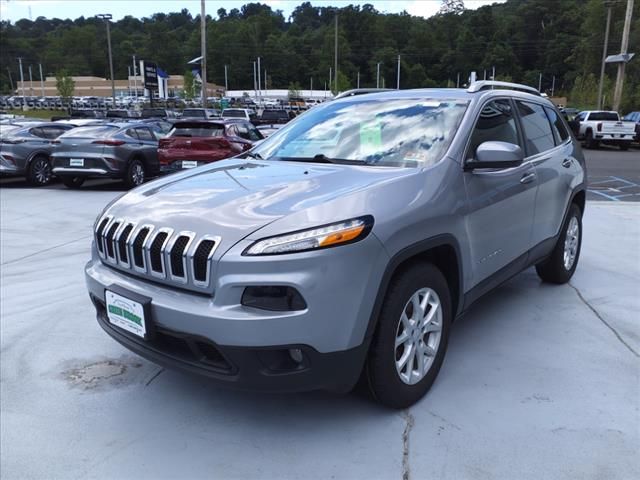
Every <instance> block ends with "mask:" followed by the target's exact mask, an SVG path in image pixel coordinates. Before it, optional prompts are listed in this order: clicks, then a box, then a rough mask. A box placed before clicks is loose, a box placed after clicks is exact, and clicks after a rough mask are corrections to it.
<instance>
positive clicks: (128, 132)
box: [125, 128, 139, 140]
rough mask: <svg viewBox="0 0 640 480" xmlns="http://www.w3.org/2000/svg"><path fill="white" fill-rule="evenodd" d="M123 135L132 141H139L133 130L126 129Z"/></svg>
mask: <svg viewBox="0 0 640 480" xmlns="http://www.w3.org/2000/svg"><path fill="white" fill-rule="evenodd" d="M125 135H126V136H127V137H131V138H133V139H134V140H139V139H138V134H137V133H136V131H135V130H134V129H133V128H130V129H128V130H127V131H126V132H125Z"/></svg>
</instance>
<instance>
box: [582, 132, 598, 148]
mask: <svg viewBox="0 0 640 480" xmlns="http://www.w3.org/2000/svg"><path fill="white" fill-rule="evenodd" d="M585 140H586V142H587V148H592V149H593V148H598V145H599V144H600V142H598V141H597V140H595V139H594V138H593V132H592V131H591V130H587V135H586V136H585Z"/></svg>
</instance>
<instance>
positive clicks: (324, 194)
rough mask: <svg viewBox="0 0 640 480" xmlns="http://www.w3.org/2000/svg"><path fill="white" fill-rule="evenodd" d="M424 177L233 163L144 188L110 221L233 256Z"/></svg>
mask: <svg viewBox="0 0 640 480" xmlns="http://www.w3.org/2000/svg"><path fill="white" fill-rule="evenodd" d="M416 171H417V170H416V169H411V168H388V167H360V166H348V165H327V164H312V163H296V162H284V161H257V160H256V161H254V160H243V159H230V160H224V161H220V162H216V163H215V164H212V165H208V166H204V167H200V168H198V169H195V170H189V171H186V172H182V173H179V174H174V175H171V176H169V177H166V178H163V179H160V180H156V181H153V182H150V183H148V184H146V185H143V186H142V187H139V188H137V189H135V190H133V191H131V192H129V193H128V194H126V195H124V196H123V197H121V198H120V199H119V200H117V201H116V202H114V203H113V204H112V205H111V206H110V207H109V208H108V209H107V211H106V212H105V213H108V214H110V215H114V216H115V217H118V218H124V219H127V220H129V221H133V222H136V223H138V224H142V223H150V224H152V225H155V226H156V227H169V228H172V229H174V230H175V231H180V230H186V231H193V232H196V233H197V234H198V235H214V236H220V237H222V244H223V245H221V246H222V247H223V248H221V249H219V250H218V251H225V250H226V249H227V248H228V247H231V246H232V245H233V244H235V243H236V242H237V241H239V240H241V239H243V238H244V237H246V236H247V235H250V234H251V233H253V232H254V231H256V230H257V229H259V228H262V227H264V226H265V225H268V224H269V223H271V222H274V221H275V220H278V219H280V218H283V217H285V216H287V215H290V214H293V213H296V212H299V211H301V210H306V209H311V208H313V207H315V206H319V205H322V204H325V203H327V202H330V201H332V200H334V199H337V198H345V197H346V196H350V195H353V194H355V193H356V192H358V191H362V190H364V189H368V188H369V187H371V186H373V185H376V184H381V183H386V182H389V181H392V180H394V179H397V178H399V177H403V176H407V175H411V174H415V172H416ZM345 213H346V214H347V215H348V214H349V212H345Z"/></svg>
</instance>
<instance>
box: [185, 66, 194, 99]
mask: <svg viewBox="0 0 640 480" xmlns="http://www.w3.org/2000/svg"><path fill="white" fill-rule="evenodd" d="M196 83H197V82H196V77H195V76H194V75H193V72H192V71H191V70H187V71H186V72H184V76H183V90H182V93H183V95H184V98H185V99H186V100H193V98H194V97H195V96H196V94H197V86H196Z"/></svg>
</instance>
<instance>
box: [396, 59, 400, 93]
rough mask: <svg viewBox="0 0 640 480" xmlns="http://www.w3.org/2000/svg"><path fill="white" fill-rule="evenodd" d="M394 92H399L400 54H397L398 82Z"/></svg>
mask: <svg viewBox="0 0 640 480" xmlns="http://www.w3.org/2000/svg"><path fill="white" fill-rule="evenodd" d="M396 90H400V54H398V81H397V82H396Z"/></svg>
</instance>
